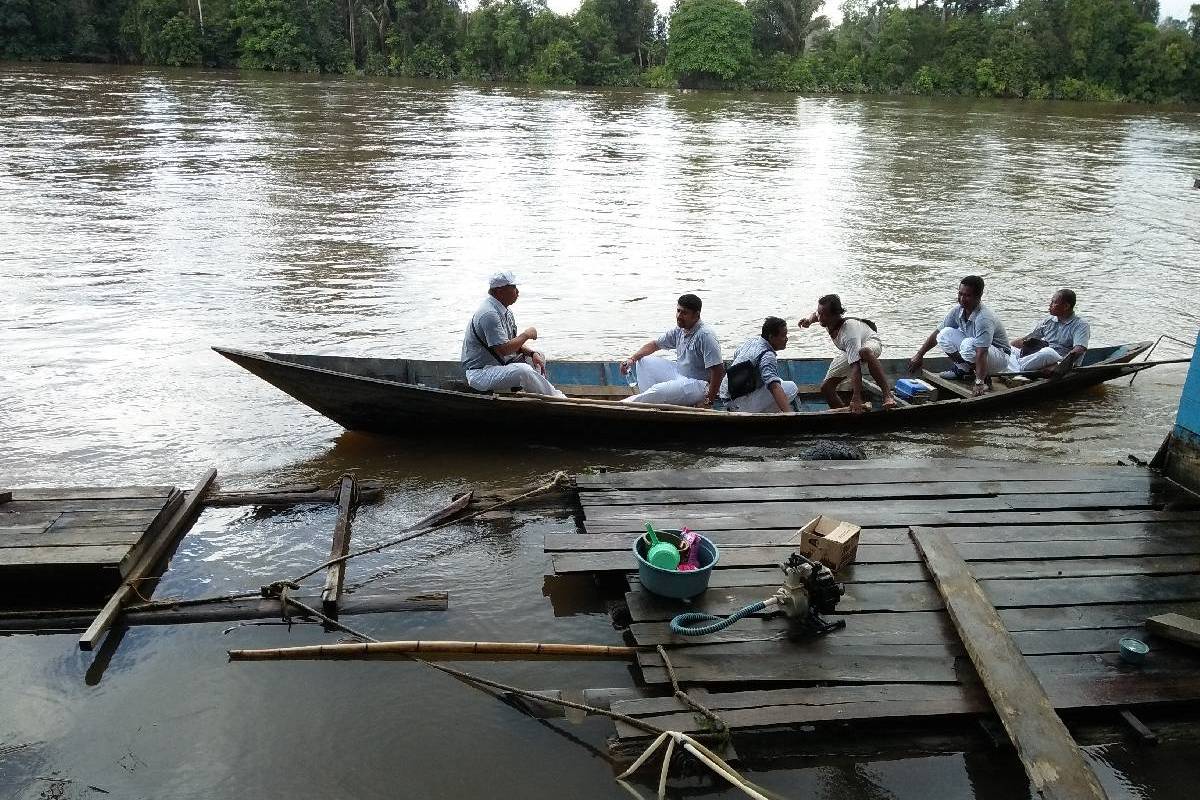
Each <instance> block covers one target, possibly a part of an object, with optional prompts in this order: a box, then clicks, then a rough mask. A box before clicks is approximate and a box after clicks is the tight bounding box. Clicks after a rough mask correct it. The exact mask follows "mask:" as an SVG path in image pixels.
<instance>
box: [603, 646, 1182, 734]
mask: <svg viewBox="0 0 1200 800" xmlns="http://www.w3.org/2000/svg"><path fill="white" fill-rule="evenodd" d="M1030 661H1031V662H1032V663H1034V664H1035V665H1036V662H1037V659H1030ZM1035 671H1036V670H1035ZM1039 677H1040V680H1041V681H1042V685H1043V686H1044V687H1045V689H1046V693H1047V695H1048V696H1049V697H1050V700H1051V702H1052V703H1053V705H1054V707H1055V708H1056V709H1058V710H1060V711H1067V710H1073V709H1080V708H1101V707H1113V706H1123V705H1141V704H1148V703H1156V702H1163V701H1164V700H1176V699H1179V700H1183V699H1188V698H1189V697H1190V698H1191V699H1200V673H1198V672H1192V673H1186V672H1182V673H1181V672H1176V673H1158V674H1155V675H1151V676H1149V677H1147V675H1146V674H1141V673H1138V672H1125V673H1121V672H1119V671H1115V672H1114V674H1112V675H1109V676H1104V677H1098V676H1096V675H1095V674H1086V675H1083V676H1072V675H1069V674H1067V675H1063V674H1050V675H1045V676H1039ZM689 694H691V695H693V696H694V697H695V698H696V699H697V700H698V701H700V702H702V703H704V705H706V706H707V707H709V708H711V709H713V710H714V711H716V712H717V713H718V714H720V716H721V719H722V720H723V721H724V722H725V723H726V724H727V725H729V726H730V727H731V728H759V727H772V726H781V725H803V724H814V723H823V722H848V721H853V720H866V721H876V720H888V719H907V718H915V717H930V716H945V715H957V714H979V713H986V712H988V711H990V710H991V703H990V701H989V700H988V699H987V694H986V692H984V691H983V689H982V687H979V686H961V685H942V684H866V685H841V686H808V687H804V688H797V689H762V690H755V691H744V692H720V693H718V692H708V691H706V690H704V689H702V688H693V689H689ZM672 703H675V705H674V706H672ZM612 710H613V711H617V712H619V713H622V714H627V715H629V716H633V717H638V718H640V719H645V720H646V721H647V722H652V723H654V724H655V725H659V726H662V727H665V728H670V729H672V730H679V731H696V730H702V729H703V721H701V720H699V719H698V718H697V716H696V715H695V714H693V713H690V712H688V711H684V710H681V709H679V707H678V705H677V701H675V700H674V698H647V699H645V700H639V701H620V702H615V703H613V706H612ZM617 735H618V736H620V737H622V738H639V737H642V736H645V735H646V734H645V732H644V731H641V730H640V729H637V728H633V727H630V726H626V725H624V724H623V723H617Z"/></svg>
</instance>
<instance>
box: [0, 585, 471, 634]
mask: <svg viewBox="0 0 1200 800" xmlns="http://www.w3.org/2000/svg"><path fill="white" fill-rule="evenodd" d="M296 599H297V600H299V601H300V602H302V603H304V604H305V605H307V606H310V607H311V606H314V605H316V604H317V602H318V598H317V597H313V596H299V597H297V598H296ZM448 602H449V598H448V596H447V595H446V593H445V592H427V593H424V594H418V595H409V596H406V595H401V594H381V595H357V594H356V595H351V596H349V597H346V598H345V599H343V600H342V603H341V605H340V607H339V608H338V615H339V616H347V615H353V614H382V613H392V612H397V611H445V610H446V608H447V607H448ZM97 613H99V609H78V610H70V611H61V612H59V611H56V612H0V631H17V630H56V631H61V630H83V629H84V628H86V627H87V626H88V624H89V623H91V621H92V620H93V619H95V617H96V614H97ZM290 615H291V616H292V617H296V618H303V616H304V614H303V613H302V612H300V611H299V610H298V609H296V608H295V607H293V608H292V609H291V611H290ZM280 616H281V610H280V607H279V601H278V600H276V599H274V598H271V599H268V598H260V597H256V598H250V599H246V600H233V601H228V602H218V603H204V604H193V605H176V606H168V607H156V608H153V609H152V610H148V609H144V608H139V606H137V605H134V606H130V607H129V609H128V610H127V611H126V612H125V614H124V616H123V617H122V620H121V621H122V622H123V623H125V624H127V625H179V624H184V623H192V622H232V621H235V620H241V619H270V618H276V619H278V618H279V617H280Z"/></svg>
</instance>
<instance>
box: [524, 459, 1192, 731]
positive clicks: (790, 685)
mask: <svg viewBox="0 0 1200 800" xmlns="http://www.w3.org/2000/svg"><path fill="white" fill-rule="evenodd" d="M576 483H577V487H578V494H579V503H580V507H581V509H582V514H583V522H582V526H583V528H584V532H585V533H586V534H587V535H578V534H552V535H548V536H547V537H546V543H545V549H546V552H547V554H548V555H549V556H550V559H551V563H552V565H553V569H554V572H555V573H556V574H571V573H602V572H613V573H629V572H631V571H633V570H634V564H633V557H632V554H631V553H630V548H631V546H632V542H633V539H634V538H635V537H636V536H637V535H638V534H639V532H641V531H642V530H643V525H644V523H645V522H646V521H651V522H653V523H654V524H655V525H656V526H658V527H663V528H670V527H679V526H680V525H681V524H687V525H688V526H689V527H691V528H693V529H694V530H698V531H700V532H702V533H704V534H705V535H707V536H709V537H710V538H712V539H713V540H714V541H715V542H716V543H717V544H718V546H719V547H720V548H721V561H720V564H719V565H718V568H717V569H716V570H714V572H713V578H712V582H711V584H710V588H709V590H708V591H707V592H706V593H705V594H704V595H702V596H701V597H700V598H697V599H696V600H695V601H693V602H692V603H690V604H684V603H682V602H677V601H669V600H664V599H662V598H658V597H656V596H654V595H652V594H649V593H647V592H645V591H643V590H642V589H641V587H640V585H639V584H638V582H637V579H636V575H630V576H629V582H630V587H631V590H630V591H629V593H628V594H627V595H626V604H627V606H628V609H629V612H630V617H631V619H632V624H631V625H630V627H629V634H630V636H631V637H632V639H633V641H634V642H635V643H636V644H638V645H658V644H661V645H664V646H665V647H666V648H667V651H668V655H669V658H670V659H671V663H672V665H673V666H674V668H675V671H676V673H677V674H678V676H679V679H680V680H681V681H683V682H684V683H685V684H686V685H687V686H689V691H690V692H693V693H696V696H697V699H700V700H701V702H703V703H704V704H705V705H707V706H709V707H710V708H712V709H714V710H715V711H717V713H718V714H720V716H721V717H722V718H723V719H724V720H725V721H726V723H727V724H729V725H730V726H731V727H732V728H735V729H737V728H764V727H771V726H790V725H797V724H811V723H820V722H833V721H846V720H862V721H868V722H869V721H872V720H880V719H897V718H922V717H943V716H953V715H964V714H979V713H985V712H988V711H989V710H990V708H991V706H990V703H989V700H988V697H987V693H986V692H985V691H984V689H983V687H982V684H981V683H980V682H979V678H978V676H977V674H976V673H975V670H974V668H973V666H972V664H971V662H970V659H968V658H967V657H966V653H965V651H964V649H963V646H962V643H961V641H960V640H959V637H958V635H957V633H956V632H955V629H954V626H953V625H952V624H951V622H950V618H949V617H948V615H947V613H946V611H945V606H944V603H943V600H942V598H941V596H940V595H939V593H938V591H937V589H936V587H935V584H934V583H933V582H932V580H931V578H930V576H929V574H928V572H927V571H926V568H925V566H924V564H923V562H922V558H921V555H920V553H919V552H918V550H917V548H916V546H915V545H914V543H913V541H912V540H911V538H910V535H909V529H910V528H933V529H937V530H940V531H941V532H943V533H944V534H945V535H946V536H947V537H948V539H949V540H950V542H952V543H953V544H954V546H955V548H956V549H957V550H958V552H959V553H960V554H961V556H962V558H963V559H964V560H965V561H966V562H967V563H968V565H969V567H970V569H971V572H972V574H973V575H974V576H975V578H976V579H977V580H978V581H979V584H980V586H981V588H982V589H983V591H984V593H985V595H986V597H987V599H988V600H989V601H990V602H991V603H992V604H993V605H994V606H995V608H996V609H997V613H998V614H999V616H1000V619H1001V620H1002V622H1003V623H1004V625H1005V626H1006V627H1007V629H1008V630H1009V632H1010V633H1011V634H1012V638H1013V641H1014V643H1015V645H1016V647H1017V648H1018V649H1019V651H1020V652H1021V653H1022V654H1023V656H1024V657H1025V659H1026V661H1027V662H1028V665H1029V668H1030V669H1031V670H1032V672H1033V673H1034V674H1035V675H1036V676H1037V677H1038V679H1039V680H1040V681H1041V683H1042V685H1043V686H1044V687H1045V689H1046V693H1047V696H1048V697H1049V698H1050V701H1051V702H1052V703H1053V705H1054V707H1055V708H1056V709H1059V710H1060V711H1061V710H1066V709H1081V708H1097V707H1107V706H1115V707H1124V706H1136V705H1139V704H1154V703H1167V702H1175V701H1200V651H1196V650H1192V649H1189V648H1187V647H1185V646H1183V645H1178V644H1175V643H1172V642H1169V641H1167V640H1165V639H1160V638H1157V637H1155V636H1153V635H1150V634H1149V633H1148V632H1147V631H1146V630H1145V628H1144V627H1143V623H1144V621H1145V619H1146V618H1147V617H1150V616H1154V615H1156V614H1164V613H1171V612H1176V613H1181V614H1185V615H1188V616H1200V503H1198V499H1197V497H1196V496H1195V495H1193V494H1192V493H1190V492H1188V491H1187V490H1185V489H1183V488H1182V487H1180V486H1178V485H1177V484H1175V483H1173V482H1171V481H1170V480H1168V479H1166V478H1163V477H1161V476H1159V475H1158V474H1156V473H1154V472H1151V471H1149V470H1145V469H1141V468H1137V467H1124V466H1111V467H1110V466H1078V465H1073V466H1053V465H1045V464H1022V463H1011V462H982V461H975V460H966V459H944V460H925V461H921V462H919V463H917V464H915V465H914V464H896V463H891V464H887V463H884V464H879V463H876V462H870V461H858V462H828V461H824V462H777V463H764V464H762V465H754V466H752V467H750V468H745V469H740V470H737V471H699V470H693V471H680V470H664V471H653V472H637V473H609V474H598V475H580V476H577V478H576ZM817 514H829V515H832V516H835V517H838V518H841V519H847V520H850V521H852V522H855V523H858V524H860V525H862V526H863V531H862V535H861V544H860V546H859V550H858V558H857V562H856V563H855V564H853V565H851V566H850V567H848V568H846V569H844V570H843V571H842V572H841V573H840V574H839V575H838V580H839V581H841V582H843V583H844V584H845V586H846V594H845V596H844V597H843V598H842V600H841V602H840V604H839V605H838V609H837V614H836V615H835V618H844V619H845V620H846V622H847V624H846V628H845V629H844V630H841V631H837V632H834V633H832V634H830V635H828V636H825V637H821V638H817V639H811V640H807V641H802V642H792V641H789V640H788V639H787V637H786V627H787V626H786V623H785V622H784V621H783V620H782V619H762V618H757V617H752V618H748V619H744V620H742V621H740V622H738V623H737V624H735V625H733V626H732V627H730V628H728V629H726V630H725V631H722V632H720V633H718V634H714V635H712V636H707V637H696V638H684V637H676V636H674V635H673V634H671V632H670V630H669V627H668V621H669V620H670V618H671V617H672V616H674V615H675V614H677V613H680V612H681V611H684V610H698V611H706V612H710V613H715V614H727V613H730V612H732V611H734V610H736V609H738V608H741V607H743V606H745V605H748V604H750V603H752V602H754V601H756V600H760V599H763V598H765V597H767V596H769V595H770V594H771V592H773V591H774V589H775V588H776V586H777V585H778V583H779V580H780V573H779V569H778V564H779V562H781V561H782V560H783V559H785V558H786V557H787V555H788V554H790V553H791V552H792V550H793V549H794V548H793V547H792V546H790V545H788V544H786V542H787V541H788V540H789V539H791V538H792V537H793V536H794V534H795V532H796V530H797V529H798V528H799V527H800V526H801V525H803V524H804V523H805V522H807V521H808V520H809V519H811V518H812V517H814V516H816V515H817ZM1128 634H1136V635H1138V636H1139V637H1141V638H1143V639H1146V640H1147V641H1148V642H1149V644H1150V646H1151V648H1152V652H1151V655H1150V657H1149V659H1148V660H1147V662H1146V664H1145V665H1144V666H1142V667H1141V668H1131V667H1128V666H1127V665H1124V664H1122V663H1121V662H1120V660H1119V658H1118V655H1117V650H1118V648H1117V640H1118V639H1120V638H1121V637H1122V636H1125V635H1128ZM638 665H639V668H640V672H641V677H642V679H643V680H644V682H645V683H646V684H648V685H651V686H655V685H662V684H665V683H666V682H667V675H666V670H665V669H664V666H663V662H662V659H661V658H660V657H659V656H658V654H657V653H655V652H652V651H646V652H643V653H641V654H640V655H639V656H638ZM613 709H614V710H615V711H620V712H622V713H625V714H629V715H631V716H635V717H643V718H646V719H647V720H649V721H652V722H654V723H655V724H657V725H662V726H670V727H674V728H676V729H679V730H685V731H689V730H698V729H700V728H701V726H702V721H701V720H698V719H697V718H696V716H695V715H694V714H693V713H692V712H690V711H687V710H685V709H682V708H681V707H680V706H679V704H678V702H677V701H676V700H675V699H674V698H671V697H666V698H647V699H637V700H628V701H623V702H618V703H615V704H614V706H613ZM617 729H618V730H617V732H618V736H619V737H622V738H626V737H628V738H635V737H641V736H644V733H642V732H641V731H639V730H636V729H633V728H629V727H627V726H624V725H622V724H620V723H618V726H617Z"/></svg>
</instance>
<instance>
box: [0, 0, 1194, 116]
mask: <svg viewBox="0 0 1200 800" xmlns="http://www.w3.org/2000/svg"><path fill="white" fill-rule="evenodd" d="M822 6H823V2H822V0H746V2H745V3H744V4H743V3H742V2H739V1H738V0H676V2H675V4H674V6H672V9H671V12H670V14H669V15H668V16H669V18H668V16H663V15H660V14H659V13H658V10H657V6H656V5H655V3H654V2H653V0H583V2H582V3H581V4H580V6H579V8H578V10H577V11H576V12H575V13H573V14H569V15H562V14H557V13H555V12H553V11H551V10H550V9H549V8H547V7H546V5H545V3H544V0H482V2H479V3H478V5H476V6H473V7H471V8H470V9H468V8H466V7H465V6H464V5H463V4H461V3H459V2H458V0H0V57H2V58H6V59H31V60H66V61H89V62H113V63H135V64H149V65H171V66H210V67H240V68H245V69H267V70H286V71H303V72H344V73H354V72H360V73H367V74H378V75H398V76H406V77H419V78H460V79H470V80H506V81H524V82H530V83H536V84H547V85H598V86H634V85H642V86H655V87H667V86H674V85H680V86H685V87H688V86H707V87H726V88H741V89H763V90H777V91H797V92H885V93H894V92H902V93H917V94H943V95H972V96H987V97H1022V98H1052V97H1053V98H1064V99H1077V100H1102V101H1109V100H1135V101H1141V102H1163V101H1167V102H1176V101H1197V100H1200V5H1193V6H1192V7H1191V15H1190V18H1189V19H1188V20H1175V19H1170V18H1167V19H1164V20H1161V21H1160V20H1159V5H1158V0H1014V2H1011V3H1010V2H1008V1H1007V0H941V2H939V1H938V0H925V2H923V3H921V2H920V0H918V4H917V5H916V6H915V7H911V8H909V7H904V8H902V7H901V6H900V5H899V3H898V2H896V0H848V2H846V3H845V4H844V5H843V6H842V12H843V16H842V22H841V24H840V25H838V26H836V27H831V26H830V25H829V22H828V19H827V18H826V17H825V16H823V15H822V14H821V13H820V12H821V8H822Z"/></svg>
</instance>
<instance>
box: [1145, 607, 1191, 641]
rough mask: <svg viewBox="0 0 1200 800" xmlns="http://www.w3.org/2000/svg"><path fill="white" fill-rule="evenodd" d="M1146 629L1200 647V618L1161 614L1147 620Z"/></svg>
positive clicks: (1165, 637)
mask: <svg viewBox="0 0 1200 800" xmlns="http://www.w3.org/2000/svg"><path fill="white" fill-rule="evenodd" d="M1146 630H1148V631H1150V632H1151V633H1153V634H1154V635H1156V636H1161V637H1163V638H1164V639H1172V640H1174V641H1176V642H1183V643H1184V644H1190V645H1191V646H1192V647H1200V619H1195V618H1194V617H1185V616H1184V615H1183V614H1159V615H1158V616H1156V617H1150V618H1149V619H1147V620H1146Z"/></svg>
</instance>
